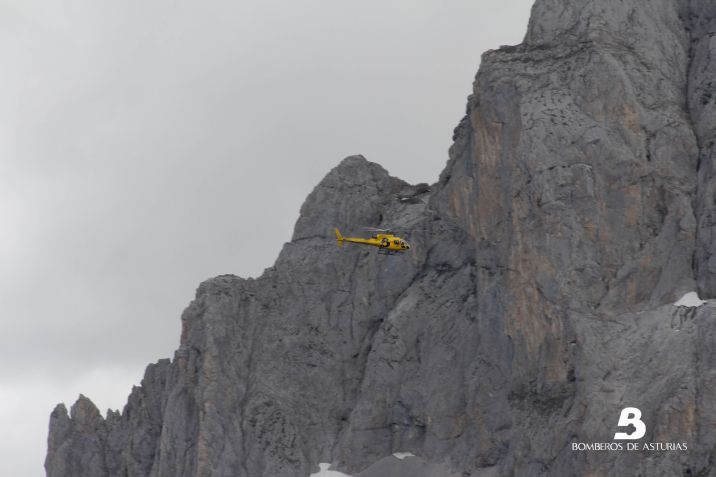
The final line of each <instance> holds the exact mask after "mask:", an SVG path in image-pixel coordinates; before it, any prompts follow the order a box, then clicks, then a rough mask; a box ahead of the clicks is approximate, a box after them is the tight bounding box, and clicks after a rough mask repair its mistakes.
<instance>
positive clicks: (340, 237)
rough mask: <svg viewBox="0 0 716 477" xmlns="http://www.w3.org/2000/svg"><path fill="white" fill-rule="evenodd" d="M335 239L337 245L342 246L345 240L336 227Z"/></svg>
mask: <svg viewBox="0 0 716 477" xmlns="http://www.w3.org/2000/svg"><path fill="white" fill-rule="evenodd" d="M336 240H337V241H338V246H339V247H342V246H343V243H344V241H345V240H344V239H343V235H341V232H340V231H339V230H338V229H336Z"/></svg>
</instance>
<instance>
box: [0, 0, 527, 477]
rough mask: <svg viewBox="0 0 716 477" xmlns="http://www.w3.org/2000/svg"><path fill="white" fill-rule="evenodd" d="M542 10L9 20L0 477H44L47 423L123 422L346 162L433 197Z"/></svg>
mask: <svg viewBox="0 0 716 477" xmlns="http://www.w3.org/2000/svg"><path fill="white" fill-rule="evenodd" d="M531 3H532V0H469V1H468V0H450V1H444V0H360V1H352V2H348V1H343V0H291V1H289V0H283V1H280V2H279V1H267V0H242V1H237V0H220V1H210V2H189V1H179V0H151V1H147V0H141V1H140V0H122V1H116V0H115V1H108V0H66V1H63V2H56V1H49V0H48V1H38V0H0V71H2V74H0V220H1V221H2V222H1V225H0V312H1V313H2V316H1V318H0V360H1V361H0V363H1V364H2V366H0V426H2V432H0V454H2V457H1V458H0V474H1V475H12V476H14V477H26V476H27V477H30V476H32V477H36V476H41V475H44V471H43V470H42V464H43V460H44V455H45V450H46V437H47V421H48V417H49V413H50V412H51V410H52V409H53V407H54V405H55V404H56V403H58V402H65V403H66V404H67V405H68V406H69V405H71V404H72V402H74V400H75V399H76V398H77V395H78V394H79V393H80V392H82V393H83V394H85V395H87V396H89V397H90V398H91V399H92V400H93V401H94V402H95V403H96V404H97V405H98V407H99V408H100V409H101V410H102V411H103V412H104V410H105V409H106V408H108V407H112V408H121V407H122V406H123V405H124V403H125V401H126V398H127V395H128V394H129V392H130V390H131V386H132V385H133V384H138V383H139V381H140V379H141V377H142V374H143V370H144V367H145V366H146V364H147V363H149V362H154V361H156V360H157V359H160V358H164V357H171V356H172V355H173V350H174V349H175V348H176V347H177V344H178V341H179V331H180V330H179V328H180V322H179V316H180V314H181V311H182V310H183V309H184V307H185V306H186V305H187V304H188V303H189V301H190V300H191V299H192V297H193V295H194V290H195V289H196V286H197V285H198V284H199V283H200V282H201V281H202V280H204V279H206V278H208V277H211V276H214V275H218V274H222V273H234V274H237V275H240V276H244V277H246V276H257V275H259V274H260V273H261V272H262V270H263V269H264V268H266V267H269V266H271V265H272V263H273V261H274V259H275V258H276V256H277V254H278V252H279V250H280V248H281V246H282V244H283V243H284V242H285V241H287V240H289V239H290V236H291V231H292V228H293V224H294V222H295V220H296V219H297V217H298V211H299V208H300V206H301V203H302V201H303V199H304V198H305V197H306V195H307V194H308V193H309V192H310V191H311V190H312V188H313V187H314V186H315V185H316V184H317V183H318V181H319V180H320V179H321V178H322V177H323V175H325V174H326V173H327V172H328V171H329V170H330V169H331V168H332V167H334V166H335V165H336V164H337V163H338V162H339V161H340V160H341V159H342V158H343V157H345V156H347V155H351V154H363V155H365V156H366V157H367V158H368V159H369V160H372V161H375V162H378V163H380V164H382V165H383V166H384V167H385V168H386V169H388V171H389V172H390V173H391V174H392V175H395V176H399V177H401V178H402V179H405V180H408V181H409V182H434V181H435V180H437V177H438V175H439V173H440V171H441V170H442V168H443V167H444V165H445V162H446V160H447V149H448V147H449V146H450V139H451V136H452V130H453V128H454V127H455V126H456V125H457V123H458V122H459V120H460V118H461V117H462V115H463V113H464V109H465V98H466V96H467V95H468V94H469V93H470V89H471V84H472V79H473V77H474V74H475V72H476V71H477V67H478V65H479V62H480V55H481V53H482V52H484V51H485V50H487V49H491V48H496V47H498V46H499V45H504V44H516V43H519V42H520V41H521V40H522V37H523V36H524V33H525V30H526V25H527V19H528V16H529V9H530V5H531ZM256 235H259V236H260V240H257V237H256Z"/></svg>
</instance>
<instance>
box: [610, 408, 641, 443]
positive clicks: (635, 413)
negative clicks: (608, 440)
mask: <svg viewBox="0 0 716 477" xmlns="http://www.w3.org/2000/svg"><path fill="white" fill-rule="evenodd" d="M617 425H618V426H619V427H626V426H628V425H632V426H634V428H636V430H635V431H634V432H633V433H631V434H627V433H626V432H617V433H616V434H614V439H616V440H623V439H631V440H635V439H641V438H642V437H644V434H646V426H645V425H644V423H643V422H642V421H641V411H640V410H639V409H637V408H635V407H625V408H624V409H622V413H621V415H620V416H619V424H617Z"/></svg>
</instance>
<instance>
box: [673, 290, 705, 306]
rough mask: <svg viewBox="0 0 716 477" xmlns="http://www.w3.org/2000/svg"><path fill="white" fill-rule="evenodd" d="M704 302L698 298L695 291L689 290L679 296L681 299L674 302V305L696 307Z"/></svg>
mask: <svg viewBox="0 0 716 477" xmlns="http://www.w3.org/2000/svg"><path fill="white" fill-rule="evenodd" d="M704 303H706V301H705V300H702V299H701V298H699V295H698V294H697V293H696V292H689V293H687V294H686V295H684V296H682V297H681V300H679V301H677V302H676V303H674V306H685V307H687V308H696V307H699V306H701V305H703V304H704Z"/></svg>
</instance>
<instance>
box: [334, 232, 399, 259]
mask: <svg viewBox="0 0 716 477" xmlns="http://www.w3.org/2000/svg"><path fill="white" fill-rule="evenodd" d="M367 230H372V231H373V232H376V233H374V234H373V235H372V236H371V237H370V238H359V237H344V236H343V235H341V232H340V231H339V230H338V229H336V240H337V241H338V246H339V247H342V246H343V244H344V243H345V242H352V243H357V244H362V245H371V246H373V247H378V253H379V254H381V255H397V254H400V253H403V252H405V251H406V250H409V249H410V244H409V243H408V242H407V241H405V240H404V239H402V238H400V237H396V236H395V235H394V234H393V233H392V232H391V231H389V230H385V229H374V228H368V229H367Z"/></svg>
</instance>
